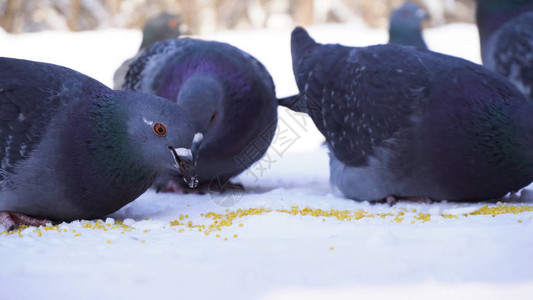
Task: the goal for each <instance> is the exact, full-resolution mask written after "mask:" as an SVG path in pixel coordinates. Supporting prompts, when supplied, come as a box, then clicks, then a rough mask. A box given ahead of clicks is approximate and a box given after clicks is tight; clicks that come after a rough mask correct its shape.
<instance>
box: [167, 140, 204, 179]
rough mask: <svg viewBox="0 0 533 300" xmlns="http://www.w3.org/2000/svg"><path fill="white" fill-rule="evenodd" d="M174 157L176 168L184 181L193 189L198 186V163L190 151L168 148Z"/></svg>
mask: <svg viewBox="0 0 533 300" xmlns="http://www.w3.org/2000/svg"><path fill="white" fill-rule="evenodd" d="M168 149H170V152H172V156H173V157H174V161H175V165H174V166H175V167H176V169H177V170H178V172H180V174H181V176H183V180H185V182H186V183H187V184H188V185H189V187H190V188H191V189H193V188H195V187H197V186H198V178H197V176H196V167H195V165H196V161H195V160H194V157H193V155H192V152H191V150H190V149H185V148H174V147H172V146H168Z"/></svg>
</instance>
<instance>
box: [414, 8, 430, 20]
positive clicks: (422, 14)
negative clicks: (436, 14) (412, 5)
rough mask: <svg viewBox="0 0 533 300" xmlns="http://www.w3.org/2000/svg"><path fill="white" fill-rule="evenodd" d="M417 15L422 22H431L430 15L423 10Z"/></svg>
mask: <svg viewBox="0 0 533 300" xmlns="http://www.w3.org/2000/svg"><path fill="white" fill-rule="evenodd" d="M415 14H416V16H417V17H418V18H419V19H420V20H431V16H430V15H429V13H428V12H427V11H425V10H423V9H421V8H420V9H418V10H417V11H416V13H415Z"/></svg>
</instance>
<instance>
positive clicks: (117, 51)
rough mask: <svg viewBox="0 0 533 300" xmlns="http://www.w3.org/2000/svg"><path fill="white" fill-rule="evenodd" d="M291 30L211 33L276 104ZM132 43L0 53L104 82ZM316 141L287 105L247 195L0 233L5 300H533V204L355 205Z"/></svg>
mask: <svg viewBox="0 0 533 300" xmlns="http://www.w3.org/2000/svg"><path fill="white" fill-rule="evenodd" d="M310 33H311V35H312V36H313V37H314V38H315V39H316V40H317V41H319V42H332V43H342V44H346V45H354V46H358V45H359V46H363V45H370V44H376V43H383V42H385V41H386V40H387V35H386V33H385V32H384V31H381V30H371V29H367V28H365V27H364V26H361V25H360V24H345V25H322V26H318V27H313V28H310ZM289 35H290V32H289V31H273V30H263V31H239V32H220V33H217V34H213V35H210V36H205V37H203V38H209V39H216V40H220V41H226V42H229V43H232V44H234V45H236V46H238V47H240V48H242V49H244V50H246V51H248V52H250V53H251V54H252V55H254V56H256V57H257V58H258V59H260V60H261V61H262V62H263V63H264V64H265V65H266V67H267V68H268V69H269V71H270V72H271V73H272V76H273V77H274V81H275V83H276V88H277V93H278V96H280V97H281V96H287V95H290V94H292V93H294V92H296V86H295V83H294V79H293V76H292V70H291V61H290V55H289ZM425 35H426V39H427V41H428V44H429V47H430V48H431V49H433V50H435V51H440V52H444V53H448V54H453V55H457V56H461V57H464V58H467V59H470V60H472V61H475V62H479V60H480V58H479V46H478V37H477V31H476V28H475V27H474V26H472V25H467V24H452V25H448V26H445V27H441V28H435V29H430V30H427V31H426V32H425ZM139 43H140V33H139V32H137V31H127V30H103V31H97V32H84V33H67V32H45V33H36V34H24V35H18V36H11V35H7V34H5V33H0V44H1V45H2V47H0V56H9V57H16V58H26V59H32V60H38V61H46V62H51V63H56V64H60V65H64V66H68V67H71V68H73V69H76V70H78V71H80V72H82V73H85V74H87V75H90V76H92V77H94V78H96V79H98V80H100V81H102V82H104V83H105V84H107V85H109V86H112V75H113V72H114V70H115V69H116V68H117V67H118V66H119V65H120V64H121V63H122V61H123V60H125V59H126V58H129V57H130V56H132V55H133V54H134V53H135V52H136V50H137V47H138V45H139ZM322 141H323V138H322V137H321V136H320V134H319V133H318V132H317V130H316V128H314V126H313V125H312V122H311V121H310V120H309V119H308V118H303V117H302V116H301V115H298V114H296V115H295V114H292V113H289V112H288V111H286V110H284V109H280V122H279V132H278V136H277V138H276V139H275V140H274V143H273V145H272V148H271V150H270V151H269V152H268V154H267V155H266V156H265V158H264V159H263V160H261V161H260V163H259V164H257V165H255V166H254V167H253V168H252V169H251V170H250V171H249V172H246V173H245V174H243V175H241V176H240V180H241V181H242V182H243V183H244V185H245V186H246V188H247V189H246V192H245V193H244V194H240V193H235V194H228V195H175V194H172V195H170V194H155V193H154V192H152V191H148V192H147V193H146V194H144V195H143V196H142V197H140V198H139V199H137V200H136V201H134V202H133V203H131V204H129V205H127V206H126V207H124V208H122V209H121V210H120V211H118V212H116V213H114V214H113V215H111V216H110V218H109V219H107V220H100V221H98V220H90V221H76V222H72V223H69V224H61V225H59V226H55V227H47V228H40V229H36V228H27V229H24V230H21V231H16V232H13V233H11V234H6V233H5V232H4V233H0V299H36V298H45V299H47V298H59V299H160V298H170V299H174V298H176V299H187V298H193V297H194V298H208V299H213V298H215V297H217V298H232V299H250V298H266V299H293V298H295V297H300V298H355V297H357V298H385V299H389V298H401V299H434V298H453V299H458V298H459V299H460V298H462V299H528V298H529V299H530V297H531V295H532V294H533V259H532V258H533V257H532V253H533V204H532V203H531V200H528V199H531V198H533V197H532V196H531V194H532V193H531V192H530V191H526V192H523V193H522V194H523V195H522V197H521V198H520V197H519V195H517V196H515V197H512V198H508V199H506V201H508V202H509V203H507V204H502V203H464V204H461V203H433V204H425V203H413V202H401V203H399V204H398V205H396V206H394V207H392V208H391V207H388V206H387V205H384V204H376V205H373V204H369V203H358V202H354V201H351V200H347V199H344V198H342V197H341V196H339V195H338V194H337V193H335V192H334V191H332V190H331V188H330V187H329V184H328V176H329V167H328V158H327V153H326V151H325V149H324V148H323V147H321V146H320V144H321V143H322Z"/></svg>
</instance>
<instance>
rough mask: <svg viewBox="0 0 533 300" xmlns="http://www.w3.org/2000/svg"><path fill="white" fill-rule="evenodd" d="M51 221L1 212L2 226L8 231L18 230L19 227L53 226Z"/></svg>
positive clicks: (0, 223) (10, 212)
mask: <svg viewBox="0 0 533 300" xmlns="http://www.w3.org/2000/svg"><path fill="white" fill-rule="evenodd" d="M51 223H52V222H50V221H49V220H46V219H37V218H33V217H30V216H27V215H24V214H21V213H16V212H12V211H0V225H2V226H4V227H5V228H6V229H7V231H11V230H14V229H16V228H17V227H19V226H22V225H26V226H46V225H48V224H51Z"/></svg>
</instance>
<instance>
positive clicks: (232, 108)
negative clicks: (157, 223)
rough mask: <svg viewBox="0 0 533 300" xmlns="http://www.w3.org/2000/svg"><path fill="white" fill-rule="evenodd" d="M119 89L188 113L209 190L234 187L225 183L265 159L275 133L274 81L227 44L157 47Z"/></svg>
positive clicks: (195, 42)
mask: <svg viewBox="0 0 533 300" xmlns="http://www.w3.org/2000/svg"><path fill="white" fill-rule="evenodd" d="M123 88H124V89H126V90H134V91H142V92H147V93H152V94H155V95H158V96H161V97H164V98H166V99H168V100H170V101H171V102H174V103H178V105H179V106H180V107H182V108H183V109H184V110H185V111H187V113H188V114H189V115H190V116H191V118H192V120H193V123H194V125H195V128H196V131H197V132H199V133H201V134H202V136H203V139H201V141H200V139H198V141H197V142H198V143H197V144H195V145H197V149H196V150H193V154H194V155H195V156H197V157H196V158H197V160H196V161H197V165H196V170H197V173H198V179H199V181H200V184H204V187H205V185H207V187H208V188H209V189H213V188H214V189H216V190H219V187H222V188H223V187H226V184H228V183H229V184H230V185H228V186H227V187H236V186H235V185H234V184H233V183H230V182H229V180H230V179H231V178H232V177H234V176H236V175H238V174H239V173H241V172H243V171H244V170H245V169H247V168H248V167H250V166H251V165H252V164H253V163H254V162H256V161H257V160H259V159H260V158H261V157H262V156H263V155H264V154H265V152H266V151H267V149H268V147H269V145H270V143H271V141H272V138H273V135H274V132H275V129H276V124H277V105H278V104H277V99H276V96H275V90H274V83H273V81H272V78H271V77H270V75H269V73H268V72H267V70H266V69H265V67H264V66H263V65H262V64H261V63H260V62H259V61H257V60H256V59H255V58H253V57H252V56H251V55H249V54H247V53H246V52H244V51H242V50H240V49H237V48H235V47H233V46H231V45H228V44H225V43H220V42H212V41H202V40H195V39H188V38H186V39H177V40H168V41H164V42H159V43H156V44H155V45H154V46H152V47H151V48H149V49H147V50H146V51H145V52H144V53H143V54H142V55H141V56H140V57H138V58H137V59H136V60H135V61H134V62H133V63H132V64H131V66H130V69H129V71H128V73H127V75H126V81H125V84H124V86H123ZM214 181H216V185H215V186H213V185H211V183H212V182H214ZM166 182H167V180H163V181H162V182H161V184H162V185H160V186H159V188H161V187H163V188H164V187H165V186H166V184H167V183H166ZM173 189H174V188H173Z"/></svg>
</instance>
